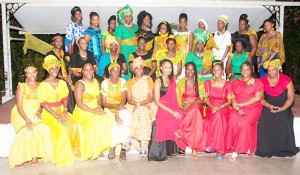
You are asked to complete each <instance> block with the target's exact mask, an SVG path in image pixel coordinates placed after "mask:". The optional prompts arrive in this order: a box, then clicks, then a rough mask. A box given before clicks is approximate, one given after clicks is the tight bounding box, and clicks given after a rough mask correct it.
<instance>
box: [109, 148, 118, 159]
mask: <svg viewBox="0 0 300 175" xmlns="http://www.w3.org/2000/svg"><path fill="white" fill-rule="evenodd" d="M115 157H116V148H115V147H113V148H110V150H109V153H108V159H114V158H115Z"/></svg>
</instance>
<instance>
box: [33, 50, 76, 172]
mask: <svg viewBox="0 0 300 175" xmlns="http://www.w3.org/2000/svg"><path fill="white" fill-rule="evenodd" d="M60 67H61V63H60V61H59V60H57V58H56V57H55V56H53V55H48V56H46V58H45V59H44V63H43V68H44V69H46V70H47V72H48V73H49V76H48V77H47V78H46V79H45V80H44V81H43V82H41V83H40V85H39V87H38V92H37V95H38V100H39V102H40V105H41V106H42V107H43V110H42V118H43V121H44V123H46V124H47V125H48V126H49V127H50V131H51V140H52V146H53V157H52V161H53V162H54V163H55V164H56V166H57V167H63V166H68V165H71V164H72V163H73V160H74V158H73V154H74V155H77V154H79V133H78V126H77V124H76V122H75V119H74V118H73V116H72V114H70V113H68V108H67V106H68V94H69V90H68V87H67V84H66V82H65V81H63V80H59V79H57V75H58V72H59V68H60Z"/></svg>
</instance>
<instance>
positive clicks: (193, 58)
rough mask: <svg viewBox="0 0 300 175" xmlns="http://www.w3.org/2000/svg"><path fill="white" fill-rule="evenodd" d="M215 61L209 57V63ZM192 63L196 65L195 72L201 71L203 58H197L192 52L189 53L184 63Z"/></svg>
mask: <svg viewBox="0 0 300 175" xmlns="http://www.w3.org/2000/svg"><path fill="white" fill-rule="evenodd" d="M213 61H215V57H211V62H213ZM188 62H193V63H195V65H196V70H197V72H199V71H203V69H204V68H203V56H202V57H198V56H197V55H196V54H195V53H194V52H190V53H189V54H188V55H187V56H186V59H185V63H188Z"/></svg>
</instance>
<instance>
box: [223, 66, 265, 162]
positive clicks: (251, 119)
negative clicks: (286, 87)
mask: <svg viewBox="0 0 300 175" xmlns="http://www.w3.org/2000/svg"><path fill="white" fill-rule="evenodd" d="M241 74H242V78H241V79H238V80H234V81H233V82H232V90H233V95H234V98H233V104H232V106H233V108H232V109H231V110H230V111H229V120H228V130H227V136H226V149H228V151H233V153H232V155H231V158H230V160H231V161H234V160H236V159H237V157H238V154H239V153H242V154H248V155H250V156H251V155H252V154H253V153H254V152H255V150H256V143H257V122H258V120H259V117H260V114H261V112H262V104H261V102H260V101H261V99H262V95H263V91H264V89H263V85H262V83H261V81H260V80H259V79H254V78H253V68H252V65H251V63H249V62H245V63H243V64H242V65H241Z"/></svg>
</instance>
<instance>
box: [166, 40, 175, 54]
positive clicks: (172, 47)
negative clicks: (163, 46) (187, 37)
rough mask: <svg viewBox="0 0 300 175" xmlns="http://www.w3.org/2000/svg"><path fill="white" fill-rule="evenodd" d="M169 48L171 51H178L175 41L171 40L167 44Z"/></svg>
mask: <svg viewBox="0 0 300 175" xmlns="http://www.w3.org/2000/svg"><path fill="white" fill-rule="evenodd" d="M167 48H168V50H169V51H173V50H175V49H176V43H175V41H174V40H172V39H170V40H169V41H168V42H167Z"/></svg>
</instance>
